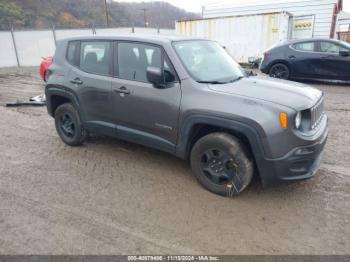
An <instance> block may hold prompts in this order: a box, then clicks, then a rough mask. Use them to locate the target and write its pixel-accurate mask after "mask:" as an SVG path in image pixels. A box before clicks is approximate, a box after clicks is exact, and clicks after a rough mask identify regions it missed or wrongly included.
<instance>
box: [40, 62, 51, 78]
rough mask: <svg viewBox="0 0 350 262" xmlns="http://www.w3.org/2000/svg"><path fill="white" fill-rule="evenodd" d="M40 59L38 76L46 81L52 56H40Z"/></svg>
mask: <svg viewBox="0 0 350 262" xmlns="http://www.w3.org/2000/svg"><path fill="white" fill-rule="evenodd" d="M42 59H43V60H42V61H41V63H40V76H41V78H42V79H43V80H44V81H45V82H46V81H47V77H48V76H49V71H48V68H49V66H50V65H51V64H52V61H53V59H52V56H48V57H42Z"/></svg>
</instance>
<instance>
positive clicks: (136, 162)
mask: <svg viewBox="0 0 350 262" xmlns="http://www.w3.org/2000/svg"><path fill="white" fill-rule="evenodd" d="M312 85H314V86H315V87H317V88H319V89H321V90H323V91H324V92H325V94H326V109H327V114H328V116H329V119H330V123H329V125H330V134H329V140H328V143H327V146H326V152H325V157H324V161H323V163H322V165H321V168H320V170H319V172H318V173H317V175H316V176H315V177H314V178H312V179H310V180H307V181H303V182H298V183H294V184H289V185H283V186H279V187H275V188H262V187H261V185H260V184H259V183H254V184H253V186H250V187H249V188H248V189H247V190H246V191H245V192H244V193H243V194H241V195H240V196H239V197H236V198H225V197H220V196H217V195H215V194H212V193H210V192H208V191H206V190H205V189H203V188H202V187H201V186H199V184H198V183H197V182H196V180H195V179H194V177H193V176H192V174H191V171H190V168H189V165H188V163H186V162H184V161H181V160H178V159H176V158H175V157H172V156H170V155H168V154H165V153H161V152H158V151H155V150H150V149H147V148H144V147H141V146H137V145H134V144H129V143H126V142H122V141H118V140H113V139H109V138H102V137H100V138H96V137H95V138H91V139H90V140H89V141H88V142H87V143H85V144H84V145H83V146H81V147H68V146H66V145H64V144H63V143H62V142H61V141H60V139H59V137H58V135H57V134H56V130H55V128H54V122H53V119H52V118H50V117H49V116H48V114H47V112H46V108H45V107H18V108H6V107H4V106H3V105H4V104H5V103H6V102H13V101H16V100H25V99H28V97H30V96H32V95H38V94H41V93H43V90H44V84H43V82H42V81H41V80H40V79H39V77H38V73H37V69H36V68H34V69H22V70H20V71H17V72H16V71H14V70H2V71H0V123H1V124H0V253H1V254H169V253H171V254H179V253H181V254H349V250H350V223H349V221H350V220H349V218H350V171H349V168H350V153H349V145H350V133H349V130H350V86H345V85H326V84H318V85H315V84H312Z"/></svg>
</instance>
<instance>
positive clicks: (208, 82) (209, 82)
mask: <svg viewBox="0 0 350 262" xmlns="http://www.w3.org/2000/svg"><path fill="white" fill-rule="evenodd" d="M197 82H198V83H202V84H212V85H220V84H227V83H228V82H221V81H197Z"/></svg>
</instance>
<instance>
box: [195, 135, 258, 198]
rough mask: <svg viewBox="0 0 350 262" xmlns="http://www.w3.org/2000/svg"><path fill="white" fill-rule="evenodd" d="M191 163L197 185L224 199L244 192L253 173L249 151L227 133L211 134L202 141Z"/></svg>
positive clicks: (199, 142)
mask: <svg viewBox="0 0 350 262" xmlns="http://www.w3.org/2000/svg"><path fill="white" fill-rule="evenodd" d="M190 162H191V168H192V171H193V173H194V175H195V177H196V178H197V180H198V182H199V183H200V184H201V185H202V186H203V187H205V188H206V189H208V190H209V191H211V192H213V193H216V194H219V195H222V196H234V195H238V194H239V193H241V192H242V191H243V190H244V189H245V188H246V187H247V186H248V185H249V183H250V182H251V180H252V177H253V174H254V165H253V161H252V160H251V158H250V157H249V154H248V151H247V150H246V148H245V147H244V145H243V144H242V143H240V141H239V140H238V139H237V138H235V137H233V136H231V135H229V134H227V133H211V134H209V135H206V136H204V137H202V138H200V139H199V140H198V141H197V142H196V143H195V145H194V146H193V148H192V150H191V156H190Z"/></svg>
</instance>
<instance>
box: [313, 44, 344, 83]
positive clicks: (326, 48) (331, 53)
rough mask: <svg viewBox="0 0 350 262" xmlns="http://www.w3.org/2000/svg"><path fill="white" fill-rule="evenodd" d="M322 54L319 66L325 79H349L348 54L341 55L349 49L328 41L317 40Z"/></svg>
mask: <svg viewBox="0 0 350 262" xmlns="http://www.w3.org/2000/svg"><path fill="white" fill-rule="evenodd" d="M319 52H320V53H321V54H322V57H321V62H320V68H321V70H322V74H323V75H324V76H325V77H324V78H326V79H337V80H350V56H344V55H341V52H349V49H347V48H345V47H343V46H341V45H338V44H337V43H334V42H330V41H320V42H319Z"/></svg>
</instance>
